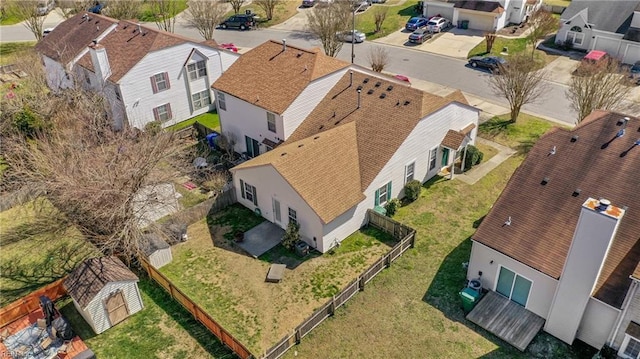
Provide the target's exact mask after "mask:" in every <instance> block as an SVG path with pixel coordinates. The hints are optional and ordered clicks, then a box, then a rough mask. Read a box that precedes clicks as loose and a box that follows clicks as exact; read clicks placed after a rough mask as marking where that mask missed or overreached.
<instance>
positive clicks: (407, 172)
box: [404, 162, 416, 184]
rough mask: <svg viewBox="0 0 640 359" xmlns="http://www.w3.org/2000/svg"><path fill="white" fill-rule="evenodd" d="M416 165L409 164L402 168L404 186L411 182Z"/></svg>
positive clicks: (413, 163)
mask: <svg viewBox="0 0 640 359" xmlns="http://www.w3.org/2000/svg"><path fill="white" fill-rule="evenodd" d="M415 167H416V163H415V162H411V163H409V164H408V165H406V166H405V168H404V184H407V182H409V181H413V172H414V170H415Z"/></svg>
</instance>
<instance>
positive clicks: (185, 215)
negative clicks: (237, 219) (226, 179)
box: [167, 186, 237, 226]
mask: <svg viewBox="0 0 640 359" xmlns="http://www.w3.org/2000/svg"><path fill="white" fill-rule="evenodd" d="M236 202H237V200H236V191H235V188H234V187H233V186H227V188H225V189H224V190H223V191H222V192H220V193H218V194H217V195H216V196H215V197H212V198H209V199H207V200H205V201H203V202H201V203H198V204H196V205H195V206H193V207H189V208H186V209H184V210H182V211H180V212H178V213H175V214H173V215H171V217H170V219H169V220H168V221H167V222H172V221H177V222H181V223H184V224H186V225H187V226H190V225H192V224H194V223H196V222H198V221H199V220H201V219H203V218H204V217H206V216H207V214H213V213H217V212H219V211H221V210H223V209H225V208H227V207H229V206H230V205H232V204H234V203H236Z"/></svg>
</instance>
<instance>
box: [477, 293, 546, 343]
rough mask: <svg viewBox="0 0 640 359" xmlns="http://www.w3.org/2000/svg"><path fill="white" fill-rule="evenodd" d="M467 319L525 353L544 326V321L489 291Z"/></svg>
mask: <svg viewBox="0 0 640 359" xmlns="http://www.w3.org/2000/svg"><path fill="white" fill-rule="evenodd" d="M467 319H469V320H470V321H472V322H473V323H475V324H478V325H479V326H481V327H483V328H484V329H486V330H488V331H490V332H491V333H493V334H495V335H497V336H498V337H499V338H500V339H502V340H504V341H506V342H507V343H509V344H511V345H513V346H514V347H516V348H518V349H519V350H520V351H525V349H527V346H528V345H529V343H531V341H532V340H533V338H534V337H535V336H536V334H538V332H539V331H540V329H541V328H542V326H543V325H544V319H543V318H542V317H539V316H537V315H535V314H533V313H532V312H530V311H528V310H526V309H525V308H524V307H522V306H520V305H518V304H516V303H515V302H512V301H510V300H509V299H507V298H505V297H503V296H501V295H500V294H498V293H496V292H493V291H489V293H487V294H486V295H485V296H484V298H482V299H481V300H480V303H478V304H477V305H476V307H475V308H473V310H472V311H471V312H470V313H469V314H468V315H467Z"/></svg>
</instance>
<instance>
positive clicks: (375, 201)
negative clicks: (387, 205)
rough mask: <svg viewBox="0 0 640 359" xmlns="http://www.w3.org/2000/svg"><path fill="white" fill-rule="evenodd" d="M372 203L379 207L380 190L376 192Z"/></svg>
mask: <svg viewBox="0 0 640 359" xmlns="http://www.w3.org/2000/svg"><path fill="white" fill-rule="evenodd" d="M373 203H374V204H375V205H376V206H378V205H380V190H379V189H377V190H376V197H375V198H374V201H373Z"/></svg>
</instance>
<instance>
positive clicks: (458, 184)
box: [285, 118, 583, 358]
mask: <svg viewBox="0 0 640 359" xmlns="http://www.w3.org/2000/svg"><path fill="white" fill-rule="evenodd" d="M550 127H552V124H550V123H545V122H544V121H542V120H537V119H533V118H521V119H519V122H518V123H516V124H505V125H504V127H503V130H504V131H505V134H504V135H496V134H494V136H493V140H495V141H499V142H502V143H505V144H512V145H514V144H515V145H516V147H517V146H518V145H519V143H520V142H521V141H524V142H526V141H535V139H536V138H538V137H539V135H540V133H541V132H544V129H548V128H550ZM484 132H485V129H483V128H482V127H481V134H482V133H484ZM522 160H523V155H522V154H518V155H516V156H514V157H512V158H510V159H508V160H507V161H505V162H504V163H502V164H501V165H500V166H499V167H497V168H496V169H494V170H493V171H491V172H490V173H489V174H488V175H486V176H485V177H484V178H482V179H481V180H480V181H479V182H477V183H476V184H474V185H467V184H465V183H463V182H462V181H457V180H453V181H450V180H445V179H443V178H442V177H435V178H433V179H432V180H431V181H429V182H427V183H426V184H425V185H424V186H423V191H422V194H421V197H420V198H419V199H418V200H417V201H416V202H414V203H412V204H409V205H407V206H405V207H402V208H400V209H399V210H398V213H397V214H396V216H395V217H394V218H395V219H397V220H399V221H400V222H403V223H405V224H407V225H409V226H412V227H414V228H416V229H417V234H416V238H417V242H416V247H415V249H413V250H409V251H408V252H407V253H405V254H404V256H402V257H401V258H400V259H398V260H397V261H396V262H394V263H393V265H392V266H391V268H390V269H388V270H385V271H383V272H382V273H381V274H380V275H379V276H378V277H376V278H375V279H374V280H373V281H372V282H371V285H369V286H368V287H367V289H366V290H365V291H364V292H363V293H360V294H358V295H357V296H355V297H354V299H353V300H352V301H351V302H349V304H348V305H347V306H345V307H344V309H342V308H340V309H338V310H337V312H336V314H335V315H334V317H333V318H332V319H330V320H328V321H325V322H324V323H322V324H321V325H320V326H319V327H318V328H316V329H315V330H314V331H313V332H311V334H309V336H308V337H305V338H303V339H302V342H301V344H300V345H298V346H296V347H294V348H292V349H291V350H290V351H289V352H287V354H286V355H285V358H294V356H295V354H297V356H298V357H302V358H319V357H322V358H349V357H351V358H398V357H403V358H479V357H482V358H532V357H537V358H578V357H581V355H583V353H582V352H580V349H579V348H572V347H569V346H567V345H565V344H564V343H562V342H560V341H558V340H556V339H555V338H553V337H551V336H549V335H547V334H544V333H543V334H540V335H538V336H537V338H536V339H535V340H534V342H533V343H532V344H531V345H530V347H529V349H528V351H527V352H526V353H521V352H519V351H518V350H517V349H515V348H513V347H511V346H510V345H508V344H506V343H505V342H503V341H501V340H500V339H498V338H497V337H495V336H493V335H491V334H489V333H488V332H486V331H484V330H483V329H480V328H479V327H477V326H476V325H474V324H472V323H470V322H468V321H467V320H466V319H465V318H464V315H463V312H462V308H461V305H460V299H459V297H458V291H459V290H460V289H461V288H462V287H463V286H464V284H465V278H466V270H465V269H464V266H463V264H464V263H465V262H468V261H469V254H470V250H471V241H470V237H471V235H472V234H473V233H474V231H475V229H476V228H477V226H478V225H479V223H480V221H481V220H482V218H483V216H484V215H485V214H486V213H487V212H488V210H489V208H490V207H491V205H492V204H493V203H494V201H495V200H496V199H497V198H498V196H499V194H500V192H501V191H502V189H503V188H504V186H505V185H506V183H507V181H508V179H509V178H510V176H511V174H512V173H513V171H514V170H515V169H516V168H517V167H518V165H519V164H520V163H521V162H522ZM294 353H295V354H294Z"/></svg>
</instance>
